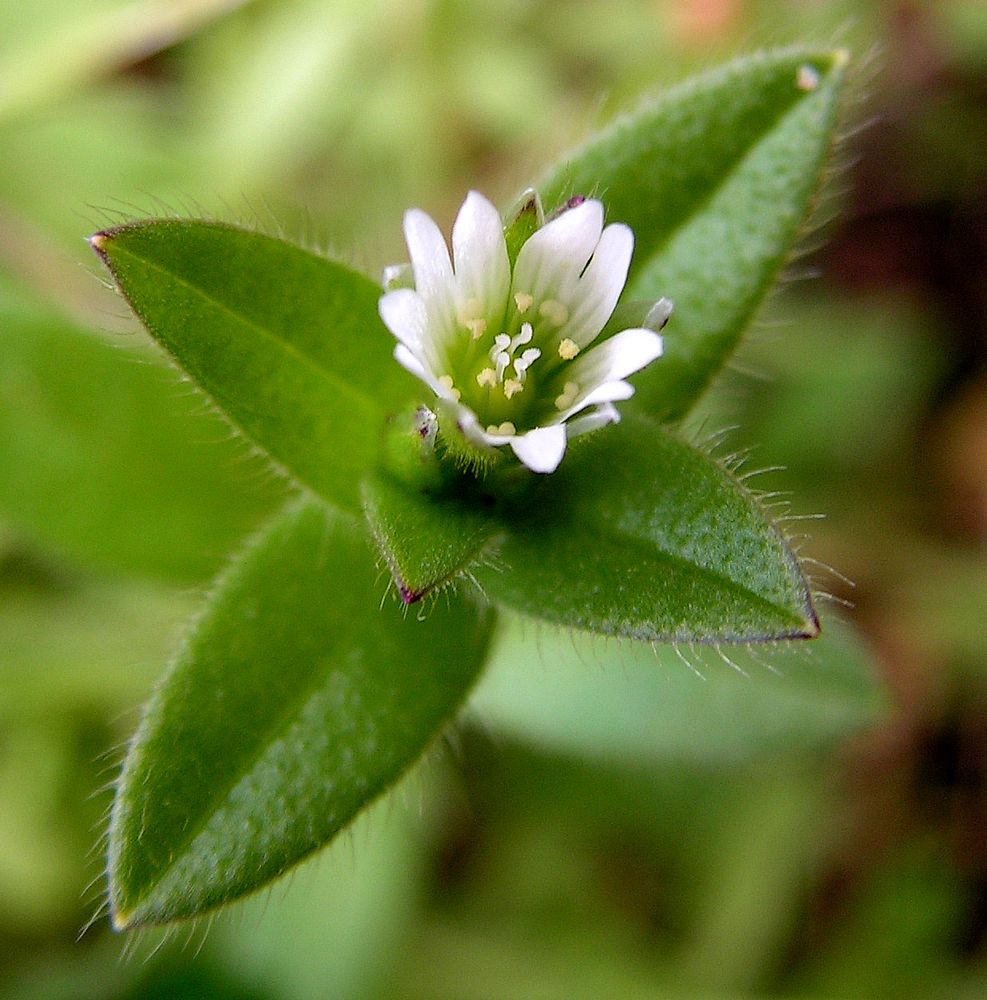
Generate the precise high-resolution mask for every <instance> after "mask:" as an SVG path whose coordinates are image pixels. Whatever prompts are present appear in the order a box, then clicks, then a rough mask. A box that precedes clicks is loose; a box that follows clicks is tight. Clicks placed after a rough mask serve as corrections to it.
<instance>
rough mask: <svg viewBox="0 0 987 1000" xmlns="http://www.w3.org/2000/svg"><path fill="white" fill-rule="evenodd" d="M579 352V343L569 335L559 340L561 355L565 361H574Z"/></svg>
mask: <svg viewBox="0 0 987 1000" xmlns="http://www.w3.org/2000/svg"><path fill="white" fill-rule="evenodd" d="M578 353H579V345H578V344H577V343H576V342H575V341H574V340H570V339H569V338H568V337H563V338H562V340H561V341H560V342H559V357H560V358H561V359H562V360H563V361H572V359H573V358H574V357H575V356H576V355H577V354H578Z"/></svg>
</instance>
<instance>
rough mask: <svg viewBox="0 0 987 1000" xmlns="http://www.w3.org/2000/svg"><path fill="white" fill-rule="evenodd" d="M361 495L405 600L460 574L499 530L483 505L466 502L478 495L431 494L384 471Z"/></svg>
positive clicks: (417, 597) (415, 598)
mask: <svg viewBox="0 0 987 1000" xmlns="http://www.w3.org/2000/svg"><path fill="white" fill-rule="evenodd" d="M363 498H364V508H365V513H366V516H367V523H368V524H369V526H370V531H371V533H372V534H373V536H374V540H375V541H376V542H377V546H378V548H379V549H380V552H381V555H383V557H384V560H385V562H386V563H387V566H388V569H390V571H391V576H392V578H393V580H394V586H395V587H397V589H398V593H399V594H400V595H401V599H402V600H403V601H405V603H407V604H413V603H414V602H416V601H419V600H421V599H422V598H423V597H425V595H426V594H428V593H429V592H430V591H432V590H434V589H435V588H436V587H441V586H442V585H443V584H444V583H447V582H449V581H450V580H452V579H454V578H455V577H457V576H458V575H459V574H460V573H462V572H463V570H464V569H465V568H467V567H468V566H470V565H471V564H472V563H473V562H474V561H475V560H476V559H477V557H478V556H479V555H480V553H481V552H482V551H483V549H484V547H485V546H486V545H487V543H488V542H490V540H491V538H492V536H493V535H494V533H495V532H496V530H497V524H496V521H495V520H494V519H493V517H492V516H490V514H489V513H488V512H487V511H486V510H485V509H484V508H483V507H482V506H481V507H477V506H475V505H471V504H469V503H468V502H464V501H468V500H469V499H475V498H463V497H455V496H442V495H441V494H440V495H439V496H438V497H437V498H432V497H430V496H429V495H428V494H427V493H425V492H423V491H421V490H418V489H415V488H414V487H412V486H409V485H406V484H404V483H401V482H398V481H397V480H395V479H392V478H391V477H390V476H386V475H377V476H373V477H370V478H368V479H367V480H366V481H365V482H364V484H363Z"/></svg>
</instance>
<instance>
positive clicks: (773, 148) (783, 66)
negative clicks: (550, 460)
mask: <svg viewBox="0 0 987 1000" xmlns="http://www.w3.org/2000/svg"><path fill="white" fill-rule="evenodd" d="M846 63H847V55H846V53H845V52H842V51H837V52H817V51H808V50H802V49H789V50H784V51H780V52H771V53H762V54H759V55H754V56H748V57H746V58H744V59H739V60H737V61H736V62H734V63H732V64H730V65H728V66H726V67H723V68H720V69H717V70H714V71H712V72H710V73H708V74H706V75H704V76H701V77H698V78H696V79H693V80H690V81H687V82H685V83H683V84H681V85H680V86H678V87H676V88H674V89H672V90H669V91H668V92H667V93H665V94H662V95H660V96H659V97H658V98H657V99H654V100H651V101H648V102H645V103H644V104H642V105H641V107H640V108H638V109H637V110H636V111H634V112H633V113H631V114H628V115H625V116H623V117H621V118H619V119H617V120H616V121H615V122H614V123H613V124H612V125H610V126H609V127H608V128H605V129H604V130H602V131H601V132H599V133H598V134H596V135H595V136H593V137H591V138H590V139H589V141H588V142H587V143H586V144H585V145H583V146H582V147H581V148H579V149H577V150H575V151H574V152H573V153H572V155H571V156H569V157H567V158H565V159H563V160H562V161H561V163H560V164H559V166H558V167H557V168H556V169H555V170H554V171H553V172H552V173H551V175H550V176H549V177H547V178H546V179H545V180H544V181H543V183H542V184H541V185H540V191H541V193H542V196H543V198H544V201H545V206H546V208H551V207H553V206H554V205H556V204H558V203H560V202H562V201H564V200H565V198H566V197H568V196H569V195H570V194H592V193H599V194H600V196H601V197H602V198H603V199H604V200H605V202H606V205H607V213H608V217H609V218H610V219H611V220H612V221H619V222H626V223H627V224H628V225H629V226H630V227H631V228H632V229H633V230H634V235H635V250H634V260H633V262H632V265H631V272H630V275H629V278H628V285H627V288H626V291H625V298H627V299H629V300H634V299H648V298H651V299H655V298H658V297H660V296H667V297H668V298H670V299H672V301H673V302H674V303H675V315H674V317H673V319H672V322H671V323H670V324H669V327H668V330H667V333H666V341H665V356H664V357H663V358H662V359H661V361H660V362H658V363H656V364H654V365H651V366H650V367H649V368H648V369H647V370H646V371H644V372H642V373H641V374H640V375H638V376H637V377H636V378H635V385H636V386H637V396H636V398H635V401H634V403H633V404H629V405H633V406H636V407H638V408H639V409H641V410H642V411H645V412H649V413H652V414H654V415H657V416H661V417H663V418H667V419H674V418H677V417H679V416H681V415H682V414H684V413H685V412H686V411H687V410H688V409H689V408H690V406H691V405H692V404H693V403H694V402H695V401H696V399H697V398H698V396H699V395H700V394H701V393H702V391H703V390H704V389H705V388H706V386H707V385H708V383H709V381H710V379H711V378H712V377H713V375H715V373H716V372H717V371H718V370H719V368H720V367H721V366H722V365H723V363H724V361H725V360H726V358H727V357H728V356H729V354H730V352H731V351H732V350H733V348H734V346H735V345H736V343H737V340H738V338H739V337H740V335H741V333H742V332H743V331H744V329H745V328H746V326H747V324H748V323H749V322H750V320H751V318H752V316H753V315H754V312H755V310H756V309H757V307H758V305H759V304H760V303H761V301H762V300H763V298H764V296H765V294H766V293H767V291H768V290H769V289H770V287H771V285H772V284H773V282H774V281H775V279H776V277H777V275H778V272H779V270H780V269H781V267H782V266H783V264H784V263H785V260H786V258H787V255H788V254H789V252H790V251H791V247H792V244H793V242H794V241H795V239H796V237H797V235H798V233H799V231H800V228H801V227H802V225H803V224H804V221H805V217H806V215H807V212H808V210H809V208H810V206H811V202H812V198H813V195H814V194H815V193H816V191H817V190H818V188H819V185H820V180H821V177H822V174H823V170H824V167H825V163H826V158H827V154H828V152H829V150H830V147H831V145H832V142H833V130H834V126H835V124H836V120H837V117H838V111H839V99H840V93H841V90H842V85H843V82H844V76H845V69H846Z"/></svg>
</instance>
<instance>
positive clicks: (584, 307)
mask: <svg viewBox="0 0 987 1000" xmlns="http://www.w3.org/2000/svg"><path fill="white" fill-rule="evenodd" d="M633 253H634V234H633V233H632V232H631V230H630V229H629V228H628V227H627V226H625V225H623V224H622V223H615V224H614V225H612V226H607V228H606V229H604V230H603V235H602V236H601V237H600V242H599V245H598V246H597V248H596V250H595V252H594V253H593V259H592V260H591V261H590V262H589V266H588V267H587V268H586V270H585V272H584V273H583V276H582V277H581V278H580V279H579V284H578V285H577V286H576V289H575V294H574V296H573V298H572V300H571V301H570V303H569V309H570V316H569V322H568V323H566V325H565V327H564V328H563V329H562V330H560V331H559V336H560V337H568V338H569V339H570V340H573V341H575V342H576V343H577V344H578V345H579V346H580V347H585V346H586V345H587V344H589V343H590V342H591V341H593V340H594V339H595V338H596V336H597V335H598V334H599V332H600V331H601V330H602V329H603V327H604V326H605V325H606V322H607V320H608V319H610V314H611V313H612V312H613V310H614V307H615V306H616V305H617V300H618V299H619V298H620V293H621V292H622V291H623V290H624V284H625V282H626V281H627V269H628V268H629V267H630V265H631V255H632V254H633Z"/></svg>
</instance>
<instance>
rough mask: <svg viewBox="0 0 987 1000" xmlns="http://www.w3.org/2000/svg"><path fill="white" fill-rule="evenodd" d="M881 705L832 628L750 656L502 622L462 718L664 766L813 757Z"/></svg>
mask: <svg viewBox="0 0 987 1000" xmlns="http://www.w3.org/2000/svg"><path fill="white" fill-rule="evenodd" d="M724 653H726V654H727V655H728V656H729V660H727V659H726V658H724ZM741 671H743V672H741ZM887 705H888V703H887V698H886V695H885V693H884V692H883V691H882V689H881V687H880V684H879V681H878V674H877V671H876V669H875V667H874V664H873V663H872V662H871V661H870V659H869V657H868V655H867V653H866V650H865V649H864V648H863V646H862V644H861V643H860V641H859V640H858V639H857V638H856V637H855V636H854V634H853V632H852V630H851V629H850V628H849V627H847V626H841V625H839V624H838V623H837V622H834V621H828V622H826V623H825V626H824V629H823V632H822V635H821V636H820V637H819V639H818V640H817V641H816V642H813V643H810V644H807V643H791V642H789V643H779V644H778V645H776V646H771V645H769V646H764V647H757V648H756V650H755V649H754V648H751V649H750V651H749V652H748V651H745V650H739V649H730V650H727V651H724V650H716V649H712V648H710V647H708V646H693V647H689V648H686V649H679V650H676V649H673V648H672V647H671V646H657V647H655V646H651V645H649V644H646V643H630V642H622V643H614V642H613V641H612V640H608V639H605V638H603V637H600V636H591V635H578V634H577V635H573V634H572V633H571V632H569V631H563V630H560V629H546V628H539V629H533V628H532V627H531V623H530V622H525V621H523V620H521V619H518V618H516V617H514V616H510V618H508V617H507V616H505V620H504V627H503V628H502V629H499V630H498V637H497V641H496V642H495V644H494V648H493V649H492V650H491V654H490V662H489V664H488V665H487V668H486V670H485V671H484V675H483V679H482V681H481V682H480V684H479V685H478V686H477V689H476V691H475V692H474V693H473V694H472V695H471V696H470V710H471V713H473V714H475V715H476V716H477V717H478V718H479V720H480V722H481V724H482V725H483V726H484V727H485V728H488V729H492V730H494V731H495V732H499V733H501V734H504V735H509V736H512V737H514V738H516V739H522V740H525V741H527V742H530V743H533V744H534V745H536V746H541V747H545V748H547V749H548V750H550V751H552V752H556V753H558V752H563V753H571V754H576V755H578V756H582V757H589V758H601V759H605V760H612V761H614V762H628V761H635V762H644V763H647V764H654V763H660V764H665V765H667V764H668V763H669V762H673V763H682V762H697V763H700V764H711V763H731V764H735V763H737V762H738V761H743V760H746V759H748V758H750V757H752V756H756V755H759V754H768V753H771V754H777V753H783V752H791V751H795V752H807V751H812V750H814V749H816V748H819V747H824V746H828V745H832V744H833V743H835V742H838V741H840V740H844V739H846V738H847V737H848V736H850V735H852V734H853V733H855V732H858V731H859V730H860V729H861V728H863V727H864V726H868V725H872V724H874V723H875V722H877V721H878V719H880V718H881V716H882V714H883V713H884V712H885V711H886V710H887Z"/></svg>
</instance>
